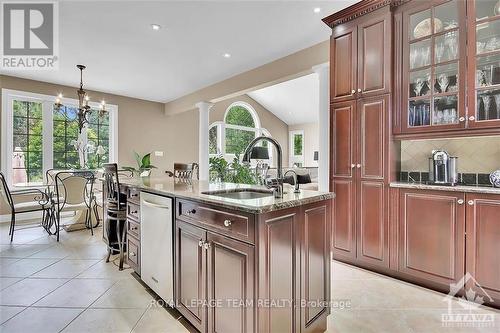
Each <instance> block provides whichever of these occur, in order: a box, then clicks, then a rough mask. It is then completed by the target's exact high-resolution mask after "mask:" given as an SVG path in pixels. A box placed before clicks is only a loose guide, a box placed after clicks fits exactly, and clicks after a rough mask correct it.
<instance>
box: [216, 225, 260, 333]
mask: <svg viewBox="0 0 500 333" xmlns="http://www.w3.org/2000/svg"><path fill="white" fill-rule="evenodd" d="M207 243H208V244H209V245H208V246H209V250H208V252H207V274H208V279H207V285H208V300H217V303H216V304H214V306H211V307H209V308H208V332H220V333H224V332H227V333H232V332H254V325H255V310H254V304H253V302H254V300H255V292H254V246H252V245H249V244H245V243H243V242H240V241H236V240H232V239H230V238H228V237H225V236H221V235H218V234H215V233H211V232H208V233H207Z"/></svg>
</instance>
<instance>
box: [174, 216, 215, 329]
mask: <svg viewBox="0 0 500 333" xmlns="http://www.w3.org/2000/svg"><path fill="white" fill-rule="evenodd" d="M205 243H206V231H205V230H204V229H202V228H199V227H196V226H194V225H191V224H189V223H185V222H183V221H180V220H177V221H176V232H175V246H176V254H175V255H176V260H175V262H176V267H175V291H176V300H177V304H176V305H177V310H179V312H180V313H181V314H182V315H183V316H184V317H186V319H187V320H189V322H190V323H191V324H192V325H193V326H194V327H196V329H197V330H199V331H200V332H206V327H207V307H206V303H205V302H206V301H207V281H206V274H207V273H206V272H207V258H206V255H205V249H204V244H205Z"/></svg>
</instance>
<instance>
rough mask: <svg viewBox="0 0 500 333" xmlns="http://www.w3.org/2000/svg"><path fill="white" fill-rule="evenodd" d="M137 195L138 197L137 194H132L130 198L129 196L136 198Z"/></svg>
mask: <svg viewBox="0 0 500 333" xmlns="http://www.w3.org/2000/svg"><path fill="white" fill-rule="evenodd" d="M138 195H139V194H137V193H133V194H131V195H130V196H131V197H136V196H138Z"/></svg>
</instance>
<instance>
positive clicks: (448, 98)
mask: <svg viewBox="0 0 500 333" xmlns="http://www.w3.org/2000/svg"><path fill="white" fill-rule="evenodd" d="M465 11H466V6H465V2H464V1H461V0H451V1H416V2H413V6H411V7H409V8H408V10H406V11H405V12H404V13H403V22H402V25H403V36H402V37H403V61H402V71H403V73H402V75H403V87H402V104H403V105H402V110H403V112H402V119H401V121H402V129H403V131H404V132H407V133H411V132H428V131H439V130H446V129H461V128H465V126H466V123H467V121H466V120H467V118H466V116H467V115H466V108H465V77H466V75H465V68H466V67H465V58H466V56H465V54H466V42H465V41H466V30H465V17H466V15H465Z"/></svg>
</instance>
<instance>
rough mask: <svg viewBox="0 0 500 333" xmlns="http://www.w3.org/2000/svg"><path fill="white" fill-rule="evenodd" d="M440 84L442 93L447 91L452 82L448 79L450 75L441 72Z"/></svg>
mask: <svg viewBox="0 0 500 333" xmlns="http://www.w3.org/2000/svg"><path fill="white" fill-rule="evenodd" d="M438 84H439V89H440V90H441V93H444V92H446V88H448V85H449V84H450V81H449V80H448V76H447V75H446V74H444V73H441V74H439V76H438Z"/></svg>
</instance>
